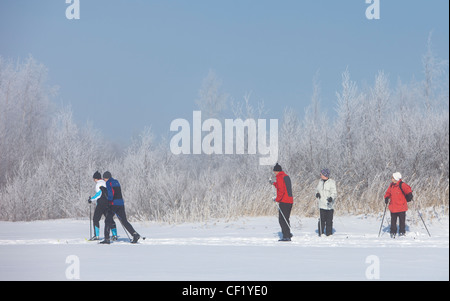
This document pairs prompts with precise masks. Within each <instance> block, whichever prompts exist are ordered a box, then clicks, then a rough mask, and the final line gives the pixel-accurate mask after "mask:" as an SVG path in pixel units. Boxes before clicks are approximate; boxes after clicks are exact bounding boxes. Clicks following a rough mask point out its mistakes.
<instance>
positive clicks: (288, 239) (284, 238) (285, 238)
mask: <svg viewBox="0 0 450 301" xmlns="http://www.w3.org/2000/svg"><path fill="white" fill-rule="evenodd" d="M278 241H291V238H290V237H283V238H281V239H279V240H278Z"/></svg>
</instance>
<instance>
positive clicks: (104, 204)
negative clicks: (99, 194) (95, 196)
mask: <svg viewBox="0 0 450 301" xmlns="http://www.w3.org/2000/svg"><path fill="white" fill-rule="evenodd" d="M108 210H109V204H108V201H106V200H105V201H104V200H98V201H97V205H96V206H95V210H94V216H93V217H92V222H93V224H94V233H95V235H98V233H97V231H98V230H97V229H100V219H101V218H102V215H104V216H105V218H106V216H107V214H108ZM96 228H97V229H96ZM115 228H116V223H115V222H114V220H113V221H112V225H111V229H115Z"/></svg>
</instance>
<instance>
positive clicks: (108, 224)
mask: <svg viewBox="0 0 450 301" xmlns="http://www.w3.org/2000/svg"><path fill="white" fill-rule="evenodd" d="M114 215H117V218H118V219H119V221H120V222H121V223H122V224H123V226H124V227H125V229H126V230H127V231H128V233H130V234H131V235H133V234H134V233H135V232H136V231H135V230H134V228H133V226H132V225H131V224H130V223H129V222H128V220H127V215H126V214H125V206H124V205H123V206H118V205H112V206H109V210H108V213H107V214H106V219H105V239H109V230H110V229H112V226H113V224H114V220H113V217H114Z"/></svg>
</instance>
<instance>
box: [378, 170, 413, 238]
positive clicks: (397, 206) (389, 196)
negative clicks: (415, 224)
mask: <svg viewBox="0 0 450 301" xmlns="http://www.w3.org/2000/svg"><path fill="white" fill-rule="evenodd" d="M391 182H392V183H391V184H390V185H389V187H388V189H387V191H386V193H385V195H384V201H385V203H386V205H387V204H389V211H390V212H391V231H390V232H391V237H392V238H394V237H395V235H396V234H397V218H399V219H400V229H399V236H403V235H405V232H406V224H405V221H406V211H407V210H408V204H407V203H408V202H409V201H411V200H412V190H411V187H410V186H409V185H408V184H406V183H404V182H402V175H401V174H400V173H399V172H395V173H393V174H392V178H391Z"/></svg>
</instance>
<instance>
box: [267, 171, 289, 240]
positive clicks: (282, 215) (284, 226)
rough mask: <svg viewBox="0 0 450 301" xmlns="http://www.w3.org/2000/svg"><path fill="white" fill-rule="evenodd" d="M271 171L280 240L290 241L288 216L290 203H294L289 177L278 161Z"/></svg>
mask: <svg viewBox="0 0 450 301" xmlns="http://www.w3.org/2000/svg"><path fill="white" fill-rule="evenodd" d="M273 172H274V173H275V177H276V181H275V182H271V183H272V184H273V185H274V186H275V188H276V189H277V196H276V197H274V201H275V202H277V203H278V206H279V214H278V221H279V223H280V226H281V232H282V234H283V238H281V239H280V241H290V240H291V237H292V233H291V230H290V229H291V226H290V222H289V217H290V216H291V210H292V205H293V203H294V198H293V196H292V184H291V178H290V177H289V176H288V175H287V174H286V173H285V172H284V171H283V170H282V168H281V166H280V165H278V163H277V164H276V165H275V167H274V168H273Z"/></svg>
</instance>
